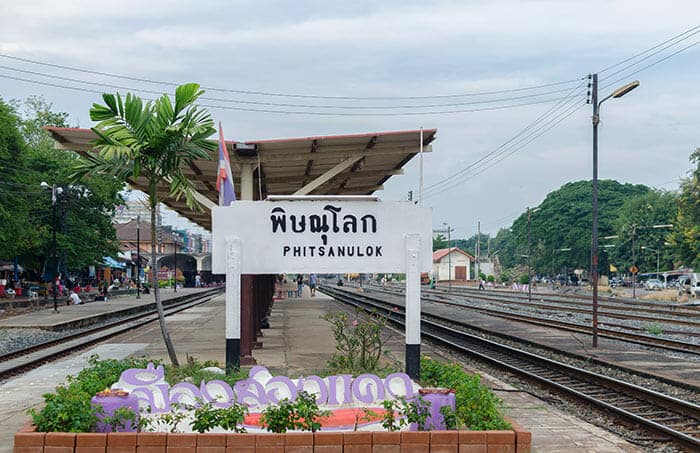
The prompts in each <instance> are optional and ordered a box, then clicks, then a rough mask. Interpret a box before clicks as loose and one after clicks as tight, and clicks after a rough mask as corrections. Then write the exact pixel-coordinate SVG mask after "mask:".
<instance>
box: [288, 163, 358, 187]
mask: <svg viewBox="0 0 700 453" xmlns="http://www.w3.org/2000/svg"><path fill="white" fill-rule="evenodd" d="M363 157H364V156H363V155H359V156H353V157H349V158H347V159H345V160H344V161H342V162H341V163H339V164H338V165H336V166H335V167H333V168H331V169H330V170H328V171H327V172H325V173H324V174H322V175H321V176H319V177H318V178H316V179H314V180H313V181H311V182H310V183H308V184H306V185H305V186H304V187H302V188H301V189H299V190H297V191H296V192H294V193H293V194H292V195H308V194H310V193H311V192H312V191H313V190H314V189H316V188H317V187H320V186H321V185H323V184H325V183H326V182H328V181H330V180H331V179H333V178H334V177H335V176H337V175H339V174H340V173H342V172H343V171H344V170H345V169H347V168H349V167H351V166H352V165H354V164H355V162H357V161H359V160H360V159H362V158H363Z"/></svg>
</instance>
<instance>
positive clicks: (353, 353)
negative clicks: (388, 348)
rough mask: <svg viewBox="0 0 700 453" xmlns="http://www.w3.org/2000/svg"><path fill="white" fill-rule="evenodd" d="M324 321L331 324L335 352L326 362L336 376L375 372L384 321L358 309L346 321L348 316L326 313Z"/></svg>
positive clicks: (375, 315) (377, 364) (381, 345)
mask: <svg viewBox="0 0 700 453" xmlns="http://www.w3.org/2000/svg"><path fill="white" fill-rule="evenodd" d="M323 319H325V320H326V321H328V322H330V323H331V324H332V329H333V336H334V337H335V349H336V351H337V353H335V354H333V356H332V357H331V359H330V360H329V361H328V367H329V368H330V370H331V372H333V373H336V374H355V375H357V374H363V373H375V372H376V371H377V370H378V369H379V361H380V359H381V357H382V347H383V339H382V329H383V328H384V326H386V323H387V318H386V317H384V316H379V315H377V314H374V313H370V314H369V315H366V314H364V313H363V312H362V309H358V310H357V311H356V314H355V319H353V320H352V321H351V322H349V319H348V315H347V313H343V312H340V313H329V314H327V315H325V316H323Z"/></svg>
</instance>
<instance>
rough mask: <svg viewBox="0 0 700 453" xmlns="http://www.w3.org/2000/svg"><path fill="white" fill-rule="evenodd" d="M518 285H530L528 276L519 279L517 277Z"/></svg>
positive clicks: (523, 275) (521, 276) (524, 275)
mask: <svg viewBox="0 0 700 453" xmlns="http://www.w3.org/2000/svg"><path fill="white" fill-rule="evenodd" d="M518 283H520V284H521V285H527V284H528V283H530V276H529V275H528V274H522V275H520V277H518Z"/></svg>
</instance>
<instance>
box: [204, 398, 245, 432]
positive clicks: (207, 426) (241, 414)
mask: <svg viewBox="0 0 700 453" xmlns="http://www.w3.org/2000/svg"><path fill="white" fill-rule="evenodd" d="M247 413H248V408H247V407H246V406H244V405H242V404H239V403H237V402H234V403H233V404H231V405H230V406H229V407H224V408H215V407H214V406H213V405H212V403H205V404H201V405H200V406H199V407H197V408H195V410H194V421H193V422H192V429H193V430H194V431H197V432H198V433H206V432H207V431H210V430H211V429H213V428H216V427H220V428H223V429H225V430H227V431H234V432H237V433H245V432H246V429H245V428H243V427H242V426H240V425H241V424H243V421H244V419H245V416H246V414H247Z"/></svg>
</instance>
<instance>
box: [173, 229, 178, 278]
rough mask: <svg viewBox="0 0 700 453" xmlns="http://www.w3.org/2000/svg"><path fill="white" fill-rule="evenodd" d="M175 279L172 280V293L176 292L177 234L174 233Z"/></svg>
mask: <svg viewBox="0 0 700 453" xmlns="http://www.w3.org/2000/svg"><path fill="white" fill-rule="evenodd" d="M174 277H175V278H174V279H173V292H177V233H175V276H174Z"/></svg>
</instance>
